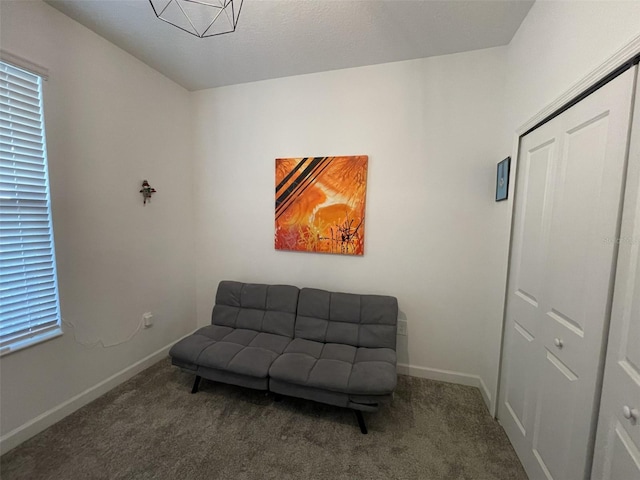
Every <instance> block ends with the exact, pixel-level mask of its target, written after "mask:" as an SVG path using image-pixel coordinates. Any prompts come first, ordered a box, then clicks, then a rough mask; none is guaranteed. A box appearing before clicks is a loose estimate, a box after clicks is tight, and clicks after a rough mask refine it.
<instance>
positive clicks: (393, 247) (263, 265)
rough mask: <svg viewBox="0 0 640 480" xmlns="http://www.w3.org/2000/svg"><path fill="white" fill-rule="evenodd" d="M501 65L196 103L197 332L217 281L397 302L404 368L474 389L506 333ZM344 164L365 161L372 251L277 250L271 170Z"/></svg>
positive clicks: (240, 89)
mask: <svg viewBox="0 0 640 480" xmlns="http://www.w3.org/2000/svg"><path fill="white" fill-rule="evenodd" d="M504 64H505V49H504V48H494V49H488V50H482V51H475V52H470V53H464V54H456V55H449V56H443V57H437V58H430V59H422V60H412V61H406V62H399V63H391V64H385V65H376V66H370V67H362V68H354V69H348V70H340V71H332V72H325V73H319V74H311V75H304V76H297V77H289V78H283V79H277V80H269V81H263V82H257V83H250V84H243V85H237V86H231V87H223V88H217V89H211V90H204V91H200V92H195V93H193V94H192V105H193V107H194V111H195V129H196V130H195V131H196V141H195V145H196V152H195V160H196V161H195V179H196V182H195V187H196V200H195V204H196V225H197V228H196V230H197V236H196V238H197V257H198V265H197V267H196V268H197V288H198V294H197V304H198V320H199V323H200V324H206V323H209V322H210V312H211V307H212V305H213V300H214V294H215V290H216V286H217V283H218V281H219V280H222V279H235V280H241V281H248V282H265V283H289V284H293V285H297V286H301V287H303V286H312V287H320V288H326V289H330V290H338V291H346V292H356V293H381V294H389V295H395V296H397V297H398V300H399V304H400V310H401V318H406V319H407V321H408V332H409V335H408V337H399V362H401V363H403V364H409V365H411V366H413V367H415V368H414V369H412V370H411V371H412V373H414V374H416V375H424V376H431V377H436V378H447V379H449V380H456V381H461V382H465V383H471V384H476V385H479V377H478V376H479V375H482V376H483V378H485V373H486V371H485V367H484V366H483V364H482V358H483V355H484V354H483V352H482V349H484V348H487V346H486V345H483V344H481V343H479V342H478V338H479V337H482V336H483V335H484V333H483V332H484V330H485V329H486V328H487V327H488V324H490V323H492V324H493V326H492V328H494V329H496V328H499V325H500V323H501V314H500V311H501V304H500V297H501V295H502V294H503V292H502V291H501V289H500V288H496V287H495V284H496V283H498V284H500V283H501V282H502V279H500V278H495V277H493V272H494V263H495V262H500V261H502V257H503V256H504V252H501V251H499V250H497V249H496V248H495V244H496V242H497V241H498V240H499V238H498V236H497V232H495V231H494V230H493V228H492V225H494V224H495V223H496V221H497V220H498V219H499V218H500V216H503V215H504V209H500V208H496V204H495V202H494V185H495V165H496V162H497V161H498V160H500V159H502V158H503V157H505V156H507V155H508V151H505V150H504V149H501V148H499V142H497V141H496V138H497V137H498V136H499V135H500V126H501V123H500V122H501V119H502V117H503V108H502V107H503V105H502V96H503V91H504ZM497 145H498V146H497ZM350 154H366V155H369V178H368V190H367V206H366V208H367V216H366V244H365V255H364V256H363V257H357V258H354V257H343V256H335V255H323V254H307V253H292V252H284V251H276V250H274V246H273V234H274V189H275V184H274V163H275V162H274V159H275V158H276V157H288V156H291V157H297V156H323V155H350ZM502 288H503V287H502ZM490 347H491V348H493V349H494V350H497V349H498V348H499V341H498V343H496V342H495V341H494V344H493V345H491V346H490ZM440 370H447V371H451V372H460V373H461V374H462V375H461V376H457V375H449V374H446V373H443V372H440ZM487 380H488V382H489V383H488V384H487V387H488V389H493V388H494V387H495V378H488V379H487Z"/></svg>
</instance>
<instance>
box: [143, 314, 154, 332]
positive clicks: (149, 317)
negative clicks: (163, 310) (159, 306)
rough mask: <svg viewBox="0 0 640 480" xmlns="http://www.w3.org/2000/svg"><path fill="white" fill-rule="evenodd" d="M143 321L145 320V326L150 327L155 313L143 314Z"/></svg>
mask: <svg viewBox="0 0 640 480" xmlns="http://www.w3.org/2000/svg"><path fill="white" fill-rule="evenodd" d="M142 321H143V322H144V328H149V327H150V326H152V325H153V313H151V312H145V313H144V314H142Z"/></svg>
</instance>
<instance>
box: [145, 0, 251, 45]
mask: <svg viewBox="0 0 640 480" xmlns="http://www.w3.org/2000/svg"><path fill="white" fill-rule="evenodd" d="M242 2H243V0H149V3H150V4H151V8H153V13H155V14H156V17H158V18H159V19H160V20H162V21H164V22H167V23H169V24H171V25H173V26H174V27H178V28H179V29H180V30H184V31H185V32H187V33H190V34H191V35H195V36H196V37H199V38H204V37H214V36H216V35H222V34H224V33H231V32H235V30H236V25H238V18H240V9H241V8H242Z"/></svg>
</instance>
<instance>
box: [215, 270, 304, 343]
mask: <svg viewBox="0 0 640 480" xmlns="http://www.w3.org/2000/svg"><path fill="white" fill-rule="evenodd" d="M298 293H299V289H298V288H297V287H293V286H290V285H263V284H256V283H240V282H230V281H222V282H220V284H219V285H218V292H217V294H216V304H215V306H214V307H213V313H212V315H211V323H212V324H214V325H220V326H227V327H232V328H242V329H249V330H255V331H257V332H266V333H273V334H276V335H284V336H288V337H293V331H294V322H295V315H296V308H297V305H298Z"/></svg>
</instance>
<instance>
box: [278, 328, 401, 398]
mask: <svg viewBox="0 0 640 480" xmlns="http://www.w3.org/2000/svg"><path fill="white" fill-rule="evenodd" d="M269 376H270V377H271V378H273V379H276V380H279V381H282V382H287V383H290V384H294V385H302V386H305V387H313V388H320V389H326V390H331V391H333V392H340V393H346V394H359V395H386V394H389V393H391V392H392V391H393V390H394V388H395V386H396V380H397V375H396V352H395V351H394V350H392V349H390V348H367V347H354V346H352V345H344V344H337V343H322V342H315V341H312V340H306V339H302V338H296V339H294V340H293V341H292V342H291V343H290V344H289V345H288V346H287V348H286V349H285V350H284V353H282V355H280V356H279V357H278V358H277V359H276V360H275V361H274V362H273V364H272V365H271V368H270V369H269Z"/></svg>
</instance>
